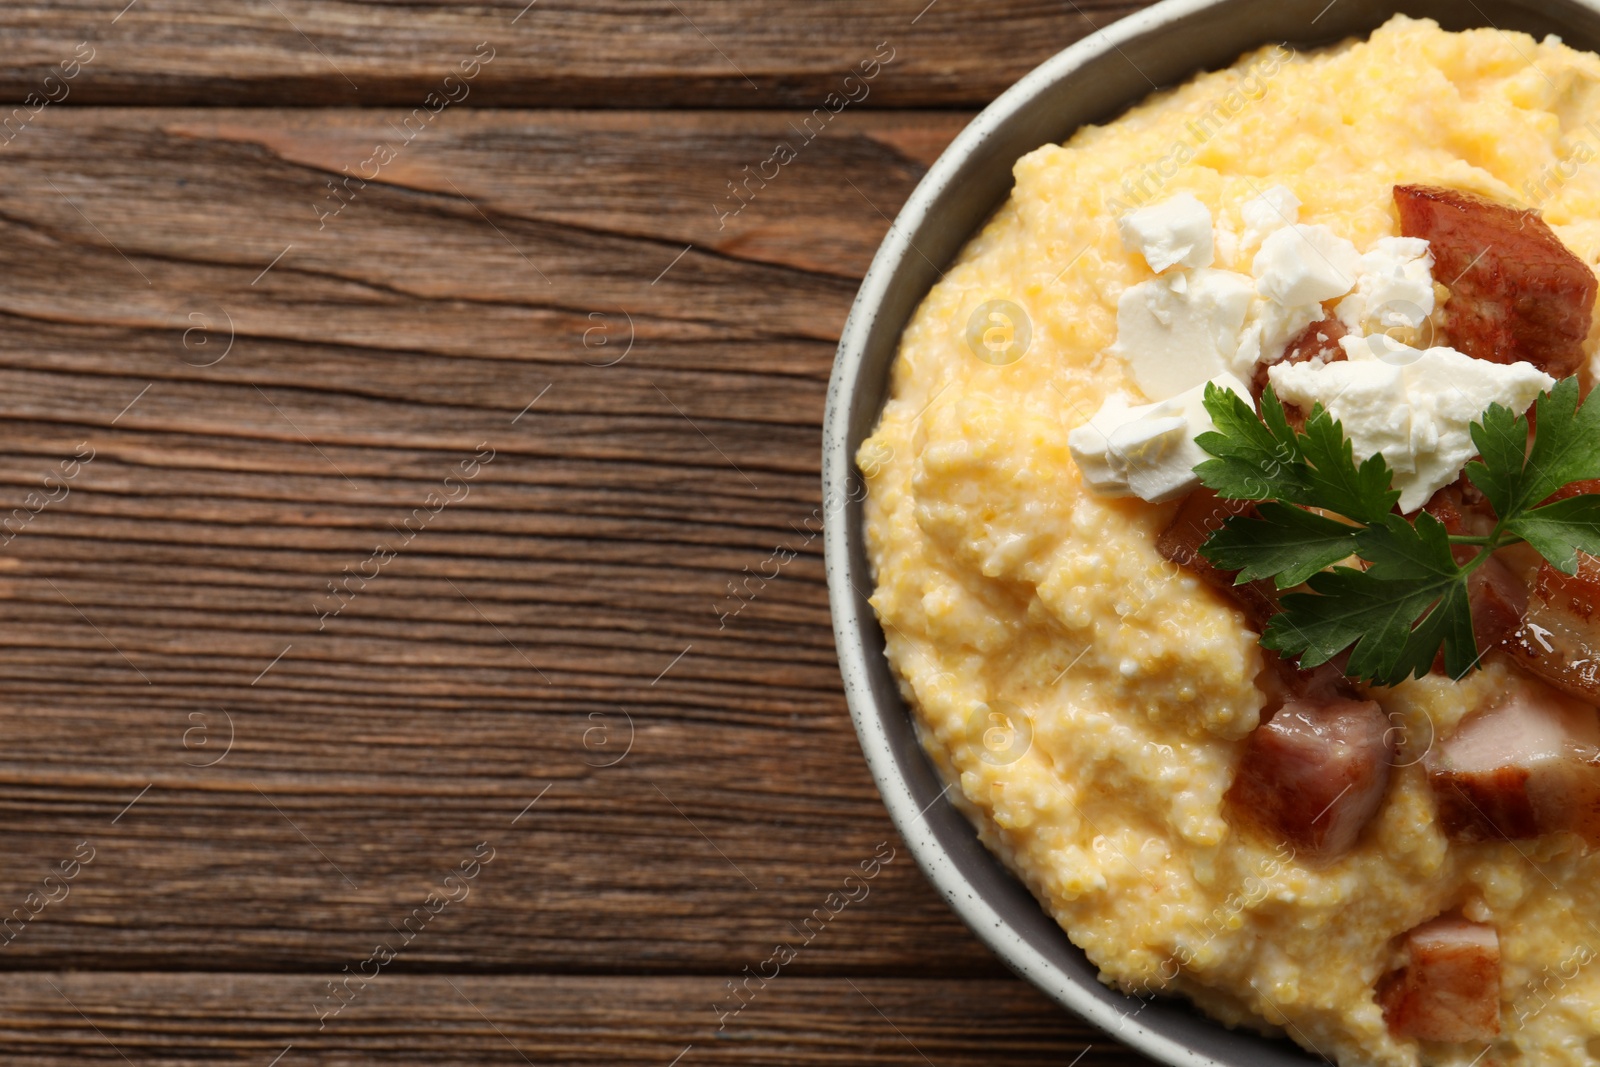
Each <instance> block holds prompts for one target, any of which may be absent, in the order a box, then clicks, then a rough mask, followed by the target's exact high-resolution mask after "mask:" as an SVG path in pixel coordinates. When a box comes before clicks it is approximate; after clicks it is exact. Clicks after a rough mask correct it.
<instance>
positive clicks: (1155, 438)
mask: <svg viewBox="0 0 1600 1067" xmlns="http://www.w3.org/2000/svg"><path fill="white" fill-rule="evenodd" d="M1212 382H1214V383H1215V384H1216V385H1219V386H1221V387H1222V388H1224V389H1231V390H1232V391H1233V392H1235V393H1237V394H1239V395H1240V396H1242V397H1244V399H1245V402H1246V403H1251V400H1250V391H1249V390H1248V389H1247V388H1245V386H1244V383H1243V382H1241V381H1239V380H1238V379H1237V378H1235V377H1233V376H1232V375H1230V374H1221V375H1218V376H1217V377H1215V378H1213V379H1212ZM1206 384H1207V383H1201V384H1200V385H1197V386H1195V387H1194V388H1193V389H1189V390H1187V391H1185V392H1183V393H1181V394H1179V395H1178V396H1175V397H1172V398H1171V399H1168V400H1163V401H1159V402H1157V403H1154V404H1143V405H1140V406H1137V407H1133V406H1130V405H1129V404H1128V398H1127V397H1126V396H1123V395H1122V394H1113V395H1112V396H1110V397H1107V398H1106V401H1105V403H1104V404H1102V405H1101V407H1100V410H1099V411H1098V412H1096V413H1095V416H1094V418H1092V419H1090V420H1089V421H1088V422H1087V423H1086V424H1084V425H1083V426H1079V427H1078V428H1077V429H1075V430H1073V431H1072V432H1071V433H1069V434H1068V435H1067V448H1068V449H1069V450H1070V451H1071V453H1072V458H1073V459H1074V460H1075V461H1076V462H1077V464H1078V469H1079V470H1080V471H1081V472H1082V473H1083V480H1084V482H1085V483H1086V484H1087V485H1088V486H1089V487H1090V488H1091V489H1093V490H1094V491H1095V492H1097V493H1100V494H1102V495H1104V496H1136V497H1138V498H1140V499H1141V500H1148V501H1150V502H1151V503H1155V504H1159V503H1162V502H1163V501H1167V500H1173V499H1176V498H1177V497H1180V496H1183V495H1184V494H1185V493H1188V492H1191V491H1193V490H1195V489H1197V488H1199V486H1200V479H1199V478H1197V477H1195V473H1194V468H1195V465H1196V464H1198V463H1200V462H1202V461H1203V460H1206V459H1208V458H1210V457H1209V456H1207V454H1206V453H1205V452H1203V451H1202V450H1201V448H1200V446H1199V445H1197V444H1195V443H1194V439H1195V438H1196V437H1198V436H1199V435H1200V434H1203V433H1207V432H1209V431H1211V430H1214V429H1216V427H1215V425H1213V423H1212V421H1211V416H1210V414H1209V413H1208V412H1207V411H1206V409H1205V388H1206ZM1253 406H1254V405H1253V404H1252V407H1253Z"/></svg>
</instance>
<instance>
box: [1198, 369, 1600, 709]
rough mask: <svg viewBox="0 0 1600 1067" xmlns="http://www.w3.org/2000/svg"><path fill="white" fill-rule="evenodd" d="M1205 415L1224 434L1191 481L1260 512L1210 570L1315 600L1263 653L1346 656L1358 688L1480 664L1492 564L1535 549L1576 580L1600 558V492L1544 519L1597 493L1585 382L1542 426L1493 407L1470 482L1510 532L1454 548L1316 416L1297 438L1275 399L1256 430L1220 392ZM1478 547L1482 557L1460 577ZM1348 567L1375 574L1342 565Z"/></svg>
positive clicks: (1208, 546) (1279, 629) (1242, 525)
mask: <svg viewBox="0 0 1600 1067" xmlns="http://www.w3.org/2000/svg"><path fill="white" fill-rule="evenodd" d="M1205 402H1206V410H1207V411H1208V412H1210V413H1211V416H1212V421H1213V422H1214V423H1215V424H1216V427H1217V429H1216V431H1215V432H1213V433H1206V434H1202V435H1201V436H1200V437H1199V438H1197V441H1198V443H1199V445H1200V447H1201V448H1203V449H1205V450H1206V451H1207V452H1209V453H1210V454H1211V455H1212V456H1213V457H1214V458H1213V459H1210V460H1207V461H1205V462H1203V463H1200V464H1199V465H1197V466H1196V467H1195V473H1196V474H1197V475H1198V476H1199V477H1200V480H1201V482H1202V483H1203V484H1205V485H1206V486H1208V487H1210V488H1211V489H1213V490H1215V491H1216V492H1217V493H1218V494H1219V495H1221V496H1224V497H1228V498H1231V499H1235V500H1253V501H1259V502H1260V503H1259V505H1258V506H1257V507H1256V508H1255V509H1254V513H1253V514H1249V515H1240V516H1235V517H1233V518H1230V519H1228V520H1227V522H1226V523H1225V524H1224V525H1223V527H1222V528H1221V529H1220V530H1218V531H1216V532H1215V533H1213V534H1212V535H1211V536H1210V538H1208V539H1207V541H1206V543H1205V544H1204V545H1202V546H1201V548H1200V552H1201V555H1203V556H1204V557H1205V558H1206V559H1208V560H1210V561H1211V562H1212V563H1213V564H1215V565H1216V566H1218V567H1219V568H1222V569H1223V570H1227V571H1234V572H1237V573H1236V577H1235V581H1236V582H1238V583H1243V582H1249V581H1257V580H1260V579H1264V578H1273V579H1274V580H1275V581H1276V584H1277V587H1278V588H1279V589H1289V588H1292V587H1294V586H1296V585H1302V584H1303V585H1305V586H1306V589H1307V591H1304V592H1292V593H1289V594H1288V595H1286V596H1284V597H1283V599H1282V602H1281V605H1280V606H1281V608H1282V610H1281V611H1280V612H1279V613H1278V614H1277V615H1274V616H1273V617H1272V618H1271V619H1270V620H1269V621H1268V623H1267V626H1266V632H1265V633H1264V634H1263V635H1262V640H1261V643H1262V644H1263V645H1264V646H1265V647H1267V648H1270V649H1274V650H1276V651H1279V652H1282V653H1285V654H1286V655H1291V656H1298V657H1299V662H1300V665H1301V666H1302V667H1315V666H1318V665H1319V664H1323V663H1327V662H1328V661H1330V660H1332V659H1333V658H1334V657H1336V656H1339V655H1342V654H1344V653H1346V652H1347V651H1348V653H1349V658H1348V660H1347V663H1346V666H1345V671H1346V673H1347V674H1349V675H1351V676H1352V677H1355V678H1362V679H1366V680H1369V681H1372V682H1376V683H1379V684H1383V685H1396V684H1398V683H1399V682H1402V681H1404V680H1405V679H1406V678H1409V677H1411V676H1413V675H1421V674H1426V673H1427V672H1428V671H1430V670H1431V669H1432V668H1433V664H1434V662H1435V660H1436V658H1437V657H1438V656H1439V654H1440V652H1441V650H1442V652H1443V657H1444V665H1445V669H1446V671H1447V672H1448V673H1449V674H1450V676H1451V677H1454V678H1459V677H1461V676H1462V675H1464V674H1466V673H1467V672H1468V671H1470V670H1472V669H1473V668H1474V667H1475V666H1476V665H1477V662H1478V660H1479V658H1480V654H1479V653H1478V650H1477V649H1476V647H1475V639H1474V635H1473V628H1472V608H1471V603H1470V597H1469V595H1468V589H1469V586H1468V581H1469V579H1470V577H1471V575H1472V573H1473V572H1474V571H1475V570H1476V569H1477V568H1478V567H1479V566H1481V565H1482V564H1483V563H1484V562H1485V561H1487V560H1488V559H1489V557H1490V555H1491V554H1492V553H1494V552H1495V551H1496V550H1498V549H1500V548H1502V547H1504V546H1506V545H1510V544H1515V543H1517V542H1519V541H1526V542H1527V543H1528V544H1529V545H1531V546H1532V547H1533V548H1534V549H1535V550H1536V551H1538V552H1539V554H1540V555H1542V556H1543V557H1544V558H1545V559H1546V560H1548V561H1549V562H1550V563H1551V564H1552V565H1553V566H1555V567H1557V568H1559V569H1561V570H1562V571H1565V572H1566V573H1568V574H1572V573H1575V572H1576V570H1577V566H1578V560H1579V553H1587V554H1590V555H1596V556H1600V493H1596V494H1581V495H1578V496H1575V497H1570V498H1568V499H1565V500H1560V501H1557V502H1555V503H1551V504H1544V505H1543V506H1540V505H1541V502H1542V501H1544V500H1547V499H1548V498H1549V497H1550V495H1551V494H1552V493H1554V492H1555V491H1556V490H1557V489H1559V488H1561V487H1562V486H1564V485H1568V484H1570V483H1572V482H1578V481H1586V480H1591V479H1600V404H1590V403H1587V402H1584V403H1581V404H1580V403H1579V397H1578V385H1577V380H1576V379H1575V378H1568V379H1566V380H1564V381H1562V382H1559V383H1558V384H1557V385H1556V386H1555V387H1554V388H1553V389H1552V390H1551V391H1550V392H1548V393H1545V394H1544V395H1542V396H1540V397H1539V399H1538V401H1537V402H1536V405H1535V408H1534V417H1533V418H1532V419H1530V418H1528V417H1527V416H1526V415H1518V414H1516V413H1515V412H1513V411H1510V410H1508V409H1507V408H1505V407H1502V406H1500V405H1492V406H1491V407H1490V408H1489V410H1488V411H1486V412H1485V413H1484V415H1483V417H1482V419H1480V420H1479V421H1478V422H1477V423H1475V424H1474V425H1473V426H1472V440H1473V443H1474V444H1476V445H1477V447H1478V450H1479V454H1480V455H1479V459H1477V460H1475V461H1474V462H1472V463H1470V464H1468V465H1467V468H1466V471H1467V477H1468V478H1469V479H1470V480H1471V481H1472V483H1473V484H1474V485H1476V486H1477V487H1478V488H1479V489H1480V490H1481V491H1482V492H1483V494H1484V496H1485V498H1486V499H1487V500H1488V501H1489V503H1490V504H1491V505H1492V506H1493V507H1494V510H1495V515H1496V516H1497V517H1498V518H1497V521H1496V523H1495V526H1494V529H1493V530H1492V531H1491V532H1489V533H1488V534H1486V535H1484V536H1481V537H1471V536H1466V535H1463V536H1460V537H1456V538H1454V539H1452V538H1451V537H1450V535H1449V533H1448V531H1447V530H1446V529H1445V527H1444V524H1443V523H1441V522H1440V521H1439V520H1437V519H1436V518H1434V517H1433V516H1432V515H1430V514H1428V513H1427V512H1421V513H1419V514H1418V515H1417V516H1416V518H1415V519H1414V520H1408V519H1407V518H1405V517H1404V516H1402V515H1398V514H1396V513H1395V510H1394V509H1395V506H1396V504H1397V502H1398V500H1399V497H1400V494H1399V493H1398V492H1397V491H1396V490H1395V489H1394V488H1393V487H1392V480H1393V479H1392V475H1391V472H1390V470H1389V467H1388V464H1387V463H1385V462H1384V460H1383V457H1381V456H1372V457H1370V458H1368V459H1365V460H1363V461H1362V462H1361V463H1359V464H1358V463H1357V462H1356V461H1355V457H1354V449H1353V446H1352V445H1351V443H1350V441H1349V440H1348V439H1347V438H1346V437H1345V435H1344V428H1343V427H1342V426H1340V425H1339V422H1338V421H1337V420H1336V419H1334V418H1333V417H1332V416H1330V415H1329V414H1328V413H1327V412H1325V411H1324V410H1323V409H1322V408H1321V407H1320V406H1319V407H1317V408H1314V409H1313V410H1312V413H1311V416H1310V418H1308V419H1307V420H1306V424H1305V428H1304V429H1303V430H1300V431H1296V430H1294V429H1293V428H1292V427H1290V426H1289V423H1288V419H1287V418H1286V416H1285V412H1284V409H1283V405H1282V404H1281V403H1280V402H1279V401H1278V398H1277V396H1276V395H1275V394H1274V392H1273V390H1272V389H1271V388H1270V387H1269V388H1268V389H1267V390H1266V393H1265V395H1264V396H1263V397H1262V401H1261V414H1260V415H1259V416H1257V415H1256V414H1255V413H1254V412H1253V411H1251V409H1250V406H1249V404H1248V403H1247V402H1245V401H1244V400H1243V399H1241V398H1240V397H1238V396H1236V395H1234V394H1232V393H1229V392H1227V391H1225V390H1221V389H1216V388H1215V387H1208V388H1207V390H1206V397H1205ZM1535 428H1537V432H1534V430H1535ZM1307 509H1315V510H1307ZM1330 516H1332V517H1330ZM1341 518H1342V519H1344V520H1348V521H1347V522H1346V521H1340V519H1341ZM1466 545H1472V546H1475V551H1476V554H1475V555H1474V556H1473V557H1472V558H1471V559H1470V560H1468V561H1467V562H1465V563H1461V562H1458V561H1457V559H1456V558H1455V553H1456V552H1457V551H1461V550H1462V548H1463V546H1466ZM1351 556H1354V557H1356V558H1358V559H1359V560H1361V561H1363V566H1361V567H1350V566H1338V565H1337V564H1339V563H1340V562H1341V561H1343V560H1346V559H1348V558H1349V557H1351ZM1330 567H1331V568H1332V569H1331V570H1330V569H1329V568H1330Z"/></svg>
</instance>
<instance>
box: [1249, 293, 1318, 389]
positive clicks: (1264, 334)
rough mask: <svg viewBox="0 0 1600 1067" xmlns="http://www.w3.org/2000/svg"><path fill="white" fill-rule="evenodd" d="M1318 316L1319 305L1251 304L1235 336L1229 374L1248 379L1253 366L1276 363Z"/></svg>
mask: <svg viewBox="0 0 1600 1067" xmlns="http://www.w3.org/2000/svg"><path fill="white" fill-rule="evenodd" d="M1322 317H1323V315H1322V305H1321V304H1314V303H1313V304H1296V305H1294V306H1293V307H1284V306H1283V305H1282V304H1280V303H1278V302H1277V301H1276V300H1256V301H1253V302H1252V303H1251V305H1250V313H1249V315H1248V316H1247V317H1246V318H1245V323H1244V332H1243V333H1242V334H1241V335H1240V337H1239V354H1238V355H1237V356H1236V357H1235V358H1234V364H1233V372H1234V373H1235V374H1237V375H1238V376H1239V377H1241V378H1251V377H1253V376H1254V375H1255V367H1256V364H1257V363H1276V362H1278V360H1280V359H1282V358H1283V352H1284V349H1285V348H1287V347H1288V345H1289V342H1290V341H1292V340H1294V339H1295V337H1297V336H1299V334H1300V333H1301V331H1303V330H1304V329H1305V328H1306V327H1307V326H1310V325H1311V324H1312V323H1313V322H1316V321H1318V320H1319V319H1321V318H1322Z"/></svg>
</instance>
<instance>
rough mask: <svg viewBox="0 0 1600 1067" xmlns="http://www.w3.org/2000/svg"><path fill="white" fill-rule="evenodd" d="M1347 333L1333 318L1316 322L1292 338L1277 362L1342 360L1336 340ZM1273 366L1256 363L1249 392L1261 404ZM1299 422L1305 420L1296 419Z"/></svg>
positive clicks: (1342, 352)
mask: <svg viewBox="0 0 1600 1067" xmlns="http://www.w3.org/2000/svg"><path fill="white" fill-rule="evenodd" d="M1346 332H1347V331H1346V330H1345V328H1344V323H1342V322H1340V321H1339V320H1338V319H1335V318H1331V317H1329V318H1324V319H1318V320H1317V321H1316V322H1313V323H1312V324H1311V325H1310V326H1307V327H1306V328H1305V329H1303V330H1301V331H1300V332H1299V333H1298V334H1296V335H1295V337H1294V339H1293V340H1291V341H1290V342H1289V344H1288V347H1286V348H1285V349H1284V350H1283V358H1282V359H1280V360H1278V363H1305V362H1307V361H1308V360H1313V359H1320V360H1321V361H1322V362H1324V363H1338V362H1339V361H1340V360H1342V359H1344V358H1345V354H1344V349H1343V348H1340V347H1339V338H1341V337H1343V336H1344V335H1345V333H1346ZM1275 366H1277V363H1257V364H1256V373H1255V377H1253V378H1252V379H1251V380H1250V392H1251V393H1252V394H1254V396H1255V398H1256V402H1257V403H1258V404H1259V403H1260V401H1261V394H1262V393H1265V392H1266V391H1267V369H1268V368H1269V367H1275ZM1299 421H1300V423H1302V424H1303V423H1304V422H1305V418H1304V417H1303V416H1302V417H1301V418H1300V420H1299Z"/></svg>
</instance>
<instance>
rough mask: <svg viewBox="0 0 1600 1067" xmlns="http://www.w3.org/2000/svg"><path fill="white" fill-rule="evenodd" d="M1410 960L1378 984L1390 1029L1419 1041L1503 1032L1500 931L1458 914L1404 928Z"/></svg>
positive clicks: (1492, 1035)
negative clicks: (1411, 927)
mask: <svg viewBox="0 0 1600 1067" xmlns="http://www.w3.org/2000/svg"><path fill="white" fill-rule="evenodd" d="M1405 950H1406V957H1407V962H1406V965H1405V966H1404V967H1402V968H1401V969H1400V970H1398V971H1395V972H1393V973H1391V974H1389V975H1386V976H1385V977H1384V979H1383V980H1382V981H1381V982H1380V983H1379V985H1378V1003H1379V1005H1381V1006H1382V1008H1383V1018H1384V1021H1386V1022H1387V1023H1388V1024H1389V1032H1390V1033H1392V1034H1394V1035H1395V1036H1396V1037H1403V1038H1404V1037H1409V1038H1415V1039H1417V1040H1419V1041H1454V1042H1466V1041H1472V1042H1487V1041H1491V1040H1493V1039H1494V1038H1495V1036H1496V1035H1498V1034H1499V1033H1500V935H1499V933H1498V932H1497V931H1496V930H1495V928H1494V927H1493V926H1490V925H1488V924H1487V923H1475V922H1470V921H1468V920H1466V919H1463V918H1461V917H1460V916H1456V915H1446V916H1441V917H1440V918H1437V919H1433V920H1430V921H1429V922H1425V923H1423V924H1422V925H1421V926H1418V927H1415V928H1413V929H1412V930H1410V931H1408V932H1407V933H1406V934H1405Z"/></svg>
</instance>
